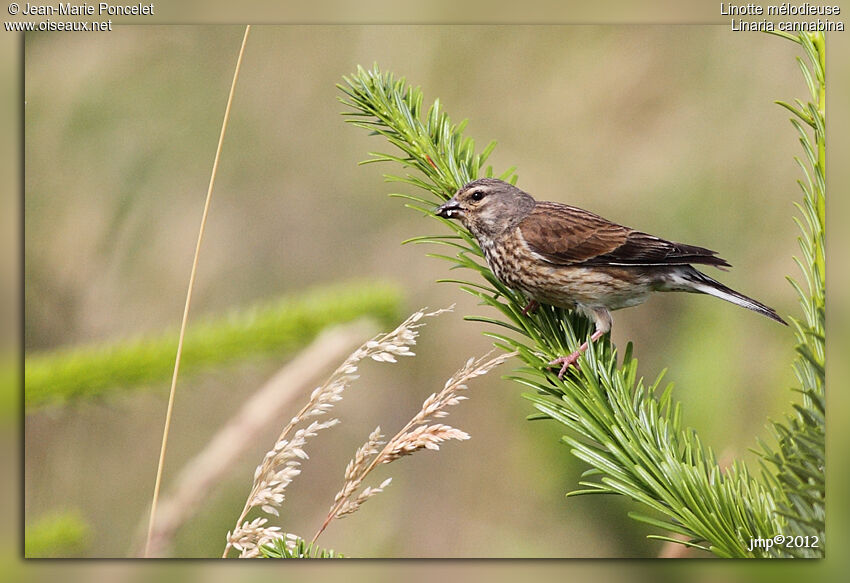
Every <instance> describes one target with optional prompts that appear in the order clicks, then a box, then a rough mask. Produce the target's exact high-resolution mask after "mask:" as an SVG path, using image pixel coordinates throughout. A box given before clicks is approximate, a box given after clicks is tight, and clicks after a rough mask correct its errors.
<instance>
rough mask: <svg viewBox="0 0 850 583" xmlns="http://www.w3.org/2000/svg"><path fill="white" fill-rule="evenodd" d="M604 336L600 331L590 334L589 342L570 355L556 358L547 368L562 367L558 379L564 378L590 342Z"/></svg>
mask: <svg viewBox="0 0 850 583" xmlns="http://www.w3.org/2000/svg"><path fill="white" fill-rule="evenodd" d="M604 335H605V332H603V331H602V330H597V331H596V332H594V333H593V334H591V336H590V341H589V342H585V343H584V344H582V345H581V346H579V347H578V349H576V351H575V352H573V353H572V354H570V355H569V356H562V357H560V358H556V359H555V360H553V361H552V362H550V363H549V366H555V365H557V364H561V365H563V366H562V367H561V372H559V373H558V378H559V379H562V378H564V375H565V374H567V369H568V368H570V366H572V365H574V364H575V363H576V361H577V360H578V357H579V356H581V355H582V354H584V352H585V351H586V350H587V347H588V346H590V342H596V341H597V340H599V339H600V338H602V336H604Z"/></svg>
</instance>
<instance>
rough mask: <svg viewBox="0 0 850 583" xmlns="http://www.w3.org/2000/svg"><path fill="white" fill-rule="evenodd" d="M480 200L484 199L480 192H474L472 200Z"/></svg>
mask: <svg viewBox="0 0 850 583" xmlns="http://www.w3.org/2000/svg"><path fill="white" fill-rule="evenodd" d="M482 198H484V193H483V192H481V191H480V190H476V191H475V192H473V193H472V200H476V201H477V200H481V199H482Z"/></svg>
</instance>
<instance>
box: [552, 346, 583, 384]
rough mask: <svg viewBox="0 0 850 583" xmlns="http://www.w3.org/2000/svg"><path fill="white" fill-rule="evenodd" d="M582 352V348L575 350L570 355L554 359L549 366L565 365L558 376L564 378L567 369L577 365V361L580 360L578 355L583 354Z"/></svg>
mask: <svg viewBox="0 0 850 583" xmlns="http://www.w3.org/2000/svg"><path fill="white" fill-rule="evenodd" d="M581 352H582V351H580V350H576V351H575V352H573V353H572V354H570V355H568V356H562V357H560V358H556V359H555V360H553V361H552V362H550V363H549V366H557V365H563V366H561V371H560V372H559V373H558V378H559V379H562V380H563V378H564V375H565V374H567V369H568V368H570V367H571V366H575V363H576V361H577V360H578V357H579V356H581Z"/></svg>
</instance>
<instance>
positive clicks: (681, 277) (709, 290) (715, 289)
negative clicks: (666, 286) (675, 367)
mask: <svg viewBox="0 0 850 583" xmlns="http://www.w3.org/2000/svg"><path fill="white" fill-rule="evenodd" d="M672 283H673V285H674V286H675V287H677V288H678V289H683V290H685V291H694V292H699V293H704V294H708V295H710V296H714V297H716V298H720V299H721V300H726V301H727V302H731V303H733V304H735V305H738V306H741V307H743V308H747V309H748V310H752V311H754V312H758V313H759V314H762V315H763V316H767V317H768V318H770V319H771V320H776V321H777V322H779V323H780V324H785V325H786V326H787V325H788V323H787V322H786V321H785V320H783V319H782V318H781V317H780V316H779V314H777V313H776V310H774V309H773V308H770V307H768V306H765V305H764V304H763V303H761V302H758V301H756V300H754V299H753V298H750V297H747V296H745V295H744V294H742V293H738V292H736V291H735V290H733V289H731V288H728V287H726V286H725V285H723V284H722V283H720V282H719V281H716V280H714V279H711V278H710V277H708V276H707V275H706V274H704V273H702V272H701V271H697V270H696V269H694V268H693V267H691V266H688V267H686V268H684V269H682V270H681V271H679V272H677V273H676V275H675V276H674V282H672ZM680 286H681V287H680Z"/></svg>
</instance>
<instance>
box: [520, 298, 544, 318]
mask: <svg viewBox="0 0 850 583" xmlns="http://www.w3.org/2000/svg"><path fill="white" fill-rule="evenodd" d="M539 307H540V304H538V303H537V300H531V301H530V302H528V305H527V306H525V307H524V308H523V309H522V315H523V316H527V315H529V314H530V313H531V312H536V311H537V308H539Z"/></svg>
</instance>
